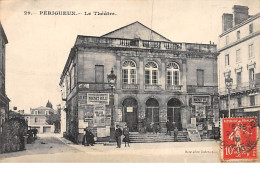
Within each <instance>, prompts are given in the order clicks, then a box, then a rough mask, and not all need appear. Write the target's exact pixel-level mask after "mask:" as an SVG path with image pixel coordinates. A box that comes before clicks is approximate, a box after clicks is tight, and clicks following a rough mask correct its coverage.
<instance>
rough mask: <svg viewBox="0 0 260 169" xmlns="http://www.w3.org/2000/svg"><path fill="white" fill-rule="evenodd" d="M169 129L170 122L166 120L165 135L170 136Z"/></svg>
mask: <svg viewBox="0 0 260 169" xmlns="http://www.w3.org/2000/svg"><path fill="white" fill-rule="evenodd" d="M170 127H171V124H170V121H169V120H167V122H166V129H167V131H166V135H167V134H168V133H169V134H171V132H170Z"/></svg>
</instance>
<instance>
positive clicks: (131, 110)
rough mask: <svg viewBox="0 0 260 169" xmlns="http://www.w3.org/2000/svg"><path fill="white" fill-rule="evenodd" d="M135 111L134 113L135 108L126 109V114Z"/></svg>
mask: <svg viewBox="0 0 260 169" xmlns="http://www.w3.org/2000/svg"><path fill="white" fill-rule="evenodd" d="M133 111H134V108H133V107H127V108H126V112H128V113H132V112H133Z"/></svg>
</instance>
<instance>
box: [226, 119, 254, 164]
mask: <svg viewBox="0 0 260 169" xmlns="http://www.w3.org/2000/svg"><path fill="white" fill-rule="evenodd" d="M221 123H222V124H221V126H222V131H221V134H222V135H221V137H222V144H221V158H222V161H251V160H256V159H257V118H256V117H243V118H223V119H222V120H221Z"/></svg>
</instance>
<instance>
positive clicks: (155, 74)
mask: <svg viewBox="0 0 260 169" xmlns="http://www.w3.org/2000/svg"><path fill="white" fill-rule="evenodd" d="M152 84H158V71H157V70H152Z"/></svg>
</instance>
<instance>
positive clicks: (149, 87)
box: [144, 84, 161, 90]
mask: <svg viewBox="0 0 260 169" xmlns="http://www.w3.org/2000/svg"><path fill="white" fill-rule="evenodd" d="M144 88H145V90H161V85H150V84H149V85H148V84H146V85H145V86H144Z"/></svg>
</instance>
